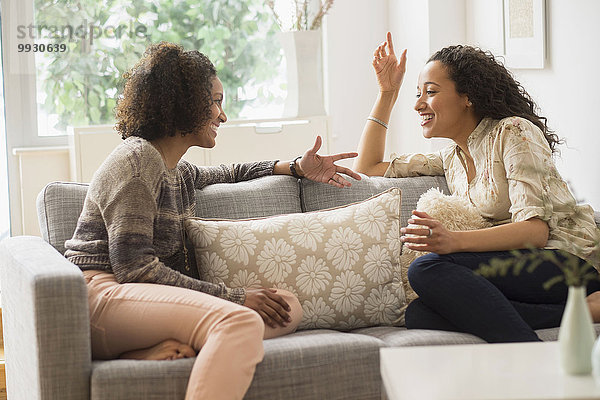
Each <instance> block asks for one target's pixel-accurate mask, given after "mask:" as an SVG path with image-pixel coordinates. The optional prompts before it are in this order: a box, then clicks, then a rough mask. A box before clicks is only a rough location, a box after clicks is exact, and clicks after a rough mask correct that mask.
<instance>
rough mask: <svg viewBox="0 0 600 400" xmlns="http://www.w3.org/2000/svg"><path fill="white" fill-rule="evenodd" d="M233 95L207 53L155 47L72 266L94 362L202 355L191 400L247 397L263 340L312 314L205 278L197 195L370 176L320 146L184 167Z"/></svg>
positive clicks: (102, 172)
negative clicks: (215, 189)
mask: <svg viewBox="0 0 600 400" xmlns="http://www.w3.org/2000/svg"><path fill="white" fill-rule="evenodd" d="M223 98H224V88H223V84H222V83H221V81H220V79H219V78H218V77H217V72H216V68H215V67H214V65H213V63H212V62H211V61H210V60H209V59H208V57H207V56H206V55H204V54H203V53H200V52H199V51H197V50H188V51H186V50H184V49H183V47H181V46H179V45H176V44H172V43H168V42H161V43H158V44H155V45H151V46H149V47H148V49H147V50H146V51H145V53H144V56H143V57H142V58H141V59H140V60H139V61H138V62H137V63H136V64H135V65H134V66H133V68H131V70H129V72H127V73H126V74H125V86H124V89H123V94H122V96H121V97H120V98H119V102H118V104H117V112H116V118H117V123H116V129H117V131H118V132H119V133H120V134H121V136H122V137H123V139H124V140H123V142H122V143H121V144H120V145H119V146H117V147H116V148H115V149H114V151H113V152H112V153H111V154H110V155H109V156H108V158H107V159H106V160H105V161H104V163H103V164H102V165H101V167H100V168H99V169H98V170H97V171H96V173H95V174H94V177H93V179H92V182H91V183H90V186H89V189H88V192H87V195H86V200H85V203H84V208H83V211H82V213H81V215H80V217H79V220H78V223H77V228H76V230H75V233H74V235H73V238H72V239H70V240H68V241H67V242H66V243H65V248H66V252H65V257H67V259H68V260H69V261H71V262H72V263H74V264H76V265H77V266H79V268H81V269H82V270H83V275H84V277H85V279H86V283H87V288H88V299H89V307H90V319H91V321H90V322H91V326H92V333H91V340H92V355H93V357H94V358H96V359H111V358H117V357H121V358H135V359H153V360H166V359H175V358H185V357H193V356H195V355H196V353H197V352H198V356H197V358H196V361H195V362H194V367H193V369H192V373H191V375H190V381H189V384H188V387H187V395H186V398H188V399H241V398H242V397H243V396H244V393H245V391H246V389H247V388H248V386H249V384H250V381H251V380H252V375H253V373H254V369H255V366H256V364H257V363H258V362H259V361H260V360H261V359H262V355H263V348H262V339H263V338H272V337H275V336H280V335H284V334H287V333H290V332H293V331H294V330H295V329H296V327H297V326H298V324H299V323H300V320H301V317H302V308H301V306H300V303H299V301H298V299H297V298H296V297H295V296H294V295H293V294H292V293H291V292H289V291H286V290H282V289H274V288H268V287H260V288H245V287H237V288H230V287H227V286H225V285H224V284H222V283H221V284H218V283H212V282H207V281H205V280H201V278H203V279H206V277H205V276H202V277H201V276H200V274H199V270H201V268H200V269H198V268H196V266H195V265H192V263H191V257H189V254H188V250H187V247H186V232H185V228H184V221H185V220H186V219H187V218H189V217H192V216H194V214H195V210H196V190H198V189H202V188H204V187H205V186H207V185H209V184H212V183H231V182H238V181H246V180H250V179H254V178H258V177H262V176H266V175H271V174H285V175H292V174H294V176H295V177H297V178H300V177H305V178H308V179H312V180H315V181H318V182H322V183H328V184H330V185H332V186H336V187H344V186H349V185H350V183H349V182H348V181H347V180H346V179H345V178H343V177H342V175H340V173H344V174H347V175H349V176H351V177H353V178H355V179H360V176H358V175H357V174H356V173H354V172H353V171H351V170H349V169H348V168H344V167H339V166H337V165H335V164H334V162H335V161H338V160H341V159H343V158H350V157H355V156H356V153H344V154H338V155H334V156H321V155H318V154H317V151H318V150H319V148H320V145H321V139H320V138H317V140H316V141H315V145H314V146H313V148H311V149H309V150H307V151H306V152H305V153H304V155H303V156H302V157H298V158H296V159H295V160H294V161H291V162H290V161H279V160H274V161H261V162H253V163H246V164H233V165H231V164H230V165H220V166H218V167H198V166H196V165H192V164H190V163H189V162H187V161H184V160H182V159H181V157H182V156H183V155H184V154H185V153H186V152H187V150H188V149H189V148H191V147H203V148H212V147H214V146H215V145H216V140H215V139H216V137H217V133H218V129H219V126H220V125H221V123H224V122H226V121H227V116H226V115H225V112H224V111H223V104H222V102H223ZM240 235H241V236H244V232H234V233H233V235H232V236H231V235H230V239H231V240H230V242H231V243H230V244H231V246H229V248H230V250H231V251H233V253H234V258H235V259H236V260H241V261H244V260H245V261H247V260H248V254H247V252H246V251H245V248H244V246H242V247H240V246H239V244H240V243H242V242H244V239H243V238H241V237H240ZM275 247H277V246H275ZM274 250H275V253H277V251H278V250H279V249H278V248H276V249H274ZM261 257H262V254H261ZM273 257H279V256H278V255H277V254H275V255H273ZM268 258H269V257H267V258H266V259H265V260H266V261H265V263H266V264H270V262H269V261H268ZM199 259H200V261H201V262H202V261H203V258H202V257H199Z"/></svg>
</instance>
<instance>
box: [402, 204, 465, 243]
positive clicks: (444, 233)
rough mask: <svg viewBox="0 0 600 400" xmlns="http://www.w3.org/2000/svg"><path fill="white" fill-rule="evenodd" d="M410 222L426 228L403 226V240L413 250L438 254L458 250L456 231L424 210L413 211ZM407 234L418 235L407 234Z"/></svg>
mask: <svg viewBox="0 0 600 400" xmlns="http://www.w3.org/2000/svg"><path fill="white" fill-rule="evenodd" d="M412 214H413V216H412V218H411V219H409V220H408V223H409V224H413V225H422V226H424V227H426V228H409V227H406V228H402V229H401V230H400V232H401V233H402V237H401V240H402V242H403V243H406V246H407V247H408V248H409V249H411V250H416V251H430V252H432V253H437V254H448V253H454V252H456V251H457V249H456V243H457V239H456V238H455V232H452V231H449V230H448V229H446V228H444V226H443V225H442V224H441V223H440V222H439V221H438V220H435V219H433V218H431V217H430V216H429V215H428V214H427V213H425V212H422V211H416V210H415V211H413V212H412ZM407 234H410V235H416V236H406V235H407Z"/></svg>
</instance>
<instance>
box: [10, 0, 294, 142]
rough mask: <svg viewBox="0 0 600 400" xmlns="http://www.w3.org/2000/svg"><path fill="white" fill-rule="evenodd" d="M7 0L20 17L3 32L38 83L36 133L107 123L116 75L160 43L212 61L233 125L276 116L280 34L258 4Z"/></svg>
mask: <svg viewBox="0 0 600 400" xmlns="http://www.w3.org/2000/svg"><path fill="white" fill-rule="evenodd" d="M3 2H4V4H6V3H11V5H12V7H13V9H12V10H11V16H12V15H15V14H14V13H16V15H17V16H18V17H19V18H17V20H18V21H19V22H18V23H17V24H13V26H11V27H10V28H9V29H10V32H11V36H12V39H13V40H15V39H16V40H15V41H14V42H13V43H12V46H11V48H12V47H14V49H13V50H14V51H15V52H17V53H18V55H20V56H21V58H23V59H25V58H27V57H29V58H30V59H31V60H32V64H34V65H35V67H34V73H33V74H31V75H29V78H28V79H34V81H35V90H34V91H32V92H31V93H30V96H33V97H34V98H35V100H34V101H35V103H37V108H36V115H37V119H36V120H35V122H36V123H37V129H34V130H36V131H37V132H38V137H39V136H42V137H44V136H57V135H64V134H65V131H66V127H67V126H81V125H96V124H112V123H113V122H114V117H113V109H114V106H115V104H116V99H117V95H118V89H119V85H120V82H121V79H120V77H121V74H122V73H123V72H125V71H126V70H127V69H128V68H130V67H131V66H133V64H134V63H135V62H136V61H137V60H138V59H139V58H140V57H141V55H142V54H143V52H144V50H145V48H146V47H147V45H149V44H150V43H156V42H159V41H161V40H165V41H170V42H174V43H178V44H181V45H182V46H183V47H184V48H186V49H198V50H200V51H202V52H203V53H205V54H206V55H207V56H208V57H209V58H210V59H211V60H212V61H213V63H214V64H215V66H216V68H217V70H218V72H219V77H220V78H221V80H222V81H223V84H224V87H225V91H226V103H227V104H226V111H227V113H228V116H229V118H230V119H248V118H251V119H257V118H273V117H277V116H280V115H281V114H282V111H283V102H284V99H285V96H286V91H285V65H284V64H283V55H282V50H281V46H280V44H279V40H278V38H277V36H276V32H277V31H278V30H279V28H278V27H277V25H276V22H275V19H274V18H273V15H272V13H271V12H270V10H269V9H268V7H267V6H266V5H265V3H264V2H263V1H262V0H161V1H158V0H155V1H147V0H105V1H102V2H100V1H97V0H65V1H60V2H56V1H54V0H34V1H33V3H32V4H26V5H20V4H18V2H16V1H15V0H3ZM23 3H28V2H27V1H26V2H23ZM27 15H29V18H27ZM18 55H17V54H11V56H13V57H15V56H18ZM21 92H23V91H21Z"/></svg>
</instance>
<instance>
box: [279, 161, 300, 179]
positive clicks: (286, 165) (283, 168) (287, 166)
mask: <svg viewBox="0 0 600 400" xmlns="http://www.w3.org/2000/svg"><path fill="white" fill-rule="evenodd" d="M292 163H294V167H293V168H295V170H296V173H297V174H298V176H299V177H300V178H302V177H304V171H303V170H302V168H301V167H300V158H299V157H298V158H296V159H294V160H291V161H277V162H276V163H275V165H274V166H273V175H290V176H294V174H293V173H292V167H291V164H292Z"/></svg>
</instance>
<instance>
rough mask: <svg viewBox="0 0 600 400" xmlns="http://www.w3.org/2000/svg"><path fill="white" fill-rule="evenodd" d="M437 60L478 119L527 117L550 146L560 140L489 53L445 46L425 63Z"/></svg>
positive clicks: (518, 85) (517, 84)
mask: <svg viewBox="0 0 600 400" xmlns="http://www.w3.org/2000/svg"><path fill="white" fill-rule="evenodd" d="M431 61H440V62H441V63H442V64H443V65H444V66H445V67H446V71H447V72H448V76H449V77H450V79H452V80H453V81H454V84H455V85H456V91H457V92H458V93H460V94H466V95H467V96H468V98H469V101H470V102H471V103H473V107H474V111H475V114H476V115H477V116H479V117H481V118H485V117H489V118H494V119H502V118H506V117H512V116H518V117H522V118H525V119H528V120H529V121H531V122H532V123H533V124H535V125H536V126H537V127H538V128H540V129H541V131H542V132H543V133H544V136H545V137H546V140H547V141H548V144H549V145H550V149H551V150H552V151H553V152H554V151H556V150H555V148H556V145H557V144H560V143H562V141H561V140H560V139H559V138H558V136H557V135H556V134H554V133H553V131H551V130H550V129H549V128H548V126H547V123H546V122H547V121H546V118H545V117H542V116H540V115H538V114H537V113H538V110H539V108H538V106H537V105H536V103H535V102H534V101H533V99H532V98H531V96H529V94H528V93H527V92H526V91H525V89H524V88H523V86H521V84H520V83H519V82H517V81H516V80H515V79H514V77H513V76H512V74H511V73H510V72H509V71H508V70H507V69H506V68H505V67H504V65H502V64H501V63H500V62H499V61H498V60H496V58H495V57H494V55H493V54H492V53H490V52H486V51H483V50H481V49H479V48H476V47H471V46H463V45H456V46H449V47H445V48H443V49H441V50H439V51H438V52H436V53H435V54H434V55H432V56H431V57H430V58H429V60H428V61H427V62H431Z"/></svg>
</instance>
